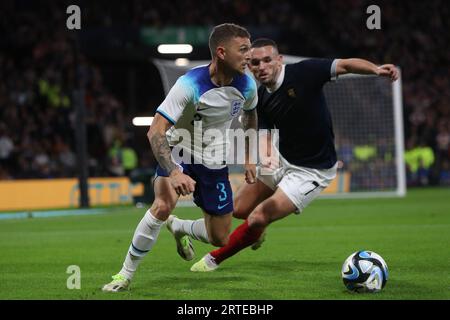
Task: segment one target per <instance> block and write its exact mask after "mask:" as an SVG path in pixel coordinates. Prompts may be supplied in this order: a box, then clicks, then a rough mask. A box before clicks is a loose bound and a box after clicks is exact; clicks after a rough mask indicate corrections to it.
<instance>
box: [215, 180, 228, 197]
mask: <svg viewBox="0 0 450 320" xmlns="http://www.w3.org/2000/svg"><path fill="white" fill-rule="evenodd" d="M216 188H217V189H218V190H219V191H220V194H219V201H221V202H222V201H225V200H227V192H226V190H225V183H223V182H219V183H217V186H216Z"/></svg>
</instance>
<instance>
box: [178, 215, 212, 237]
mask: <svg viewBox="0 0 450 320" xmlns="http://www.w3.org/2000/svg"><path fill="white" fill-rule="evenodd" d="M172 229H173V231H174V232H175V233H177V234H179V233H181V234H187V235H188V236H190V237H191V238H192V239H195V240H199V241H202V242H204V243H209V237H208V232H207V231H206V225H205V219H198V220H182V219H178V218H174V220H173V223H172Z"/></svg>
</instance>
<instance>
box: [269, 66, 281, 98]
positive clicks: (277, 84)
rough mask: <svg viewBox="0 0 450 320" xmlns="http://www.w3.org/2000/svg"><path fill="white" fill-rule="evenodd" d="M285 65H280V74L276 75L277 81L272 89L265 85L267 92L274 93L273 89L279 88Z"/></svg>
mask: <svg viewBox="0 0 450 320" xmlns="http://www.w3.org/2000/svg"><path fill="white" fill-rule="evenodd" d="M285 67H286V65H284V64H283V65H282V66H281V71H280V74H279V75H278V78H277V82H276V83H275V88H274V89H273V90H270V89H269V88H268V87H266V90H267V92H268V93H274V92H275V91H277V90H278V89H280V87H281V85H282V84H283V81H284V69H285Z"/></svg>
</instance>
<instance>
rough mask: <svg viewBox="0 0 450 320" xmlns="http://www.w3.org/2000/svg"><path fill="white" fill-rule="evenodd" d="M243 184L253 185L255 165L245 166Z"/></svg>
mask: <svg viewBox="0 0 450 320" xmlns="http://www.w3.org/2000/svg"><path fill="white" fill-rule="evenodd" d="M244 168H245V182H247V183H248V184H253V183H255V182H256V165H255V164H245V165H244Z"/></svg>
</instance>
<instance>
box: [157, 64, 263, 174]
mask: <svg viewBox="0 0 450 320" xmlns="http://www.w3.org/2000/svg"><path fill="white" fill-rule="evenodd" d="M256 93H257V87H256V83H255V81H254V80H253V78H251V77H250V76H248V75H246V74H243V75H238V76H235V77H234V78H233V81H232V82H231V83H230V84H229V85H227V86H221V87H218V86H217V85H215V84H214V83H213V82H212V81H211V77H210V74H209V65H206V66H200V67H197V68H194V69H192V70H190V71H188V72H187V73H186V74H185V75H183V76H181V77H180V78H179V79H178V81H177V82H176V83H175V85H174V86H173V87H172V89H171V90H170V92H169V94H168V95H167V97H166V99H165V100H164V101H163V103H162V104H161V105H160V107H159V108H158V109H157V110H156V112H157V113H159V114H161V115H162V116H163V117H164V118H166V119H167V120H168V121H169V122H171V123H172V124H173V125H174V126H173V127H172V128H170V129H169V131H168V132H167V139H168V141H169V144H170V145H171V146H174V145H177V144H178V143H180V144H181V146H180V147H181V148H182V149H183V151H185V152H188V153H189V154H190V155H192V156H193V158H194V159H195V163H201V164H205V165H207V166H208V167H209V168H215V169H218V168H223V167H224V165H225V160H226V152H227V150H228V147H229V141H228V139H226V131H227V130H228V129H229V128H230V125H231V122H232V120H233V118H234V117H236V116H238V115H239V114H240V111H241V109H243V110H245V111H250V110H252V109H254V108H255V107H256V104H257V100H258V99H257V94H256ZM195 127H196V128H197V131H196V132H194V128H195ZM181 129H185V130H181ZM212 129H214V130H212ZM216 130H218V131H216ZM199 133H200V134H199ZM208 133H209V134H208ZM211 135H213V136H211ZM186 137H187V139H186ZM206 147H208V149H209V150H216V151H219V152H215V153H214V155H212V154H211V153H210V152H205V148H206ZM184 159H186V157H184Z"/></svg>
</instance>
